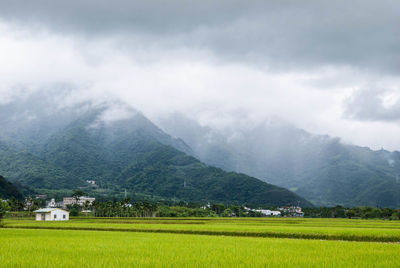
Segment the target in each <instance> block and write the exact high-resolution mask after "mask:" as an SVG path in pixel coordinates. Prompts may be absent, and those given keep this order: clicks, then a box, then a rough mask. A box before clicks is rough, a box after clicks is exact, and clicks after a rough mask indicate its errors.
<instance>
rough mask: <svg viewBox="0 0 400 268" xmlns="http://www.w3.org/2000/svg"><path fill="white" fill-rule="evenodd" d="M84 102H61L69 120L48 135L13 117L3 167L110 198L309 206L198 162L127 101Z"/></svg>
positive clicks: (48, 184)
mask: <svg viewBox="0 0 400 268" xmlns="http://www.w3.org/2000/svg"><path fill="white" fill-rule="evenodd" d="M76 107H77V106H75V107H74V108H76ZM81 110H82V112H81V113H80V114H79V115H78V116H75V117H74V116H73V114H74V113H73V112H70V111H67V110H64V111H63V112H62V114H64V115H65V116H64V117H60V118H61V119H62V118H64V119H65V122H64V124H63V123H62V122H57V126H53V127H51V128H48V130H49V131H50V132H51V133H46V135H44V136H43V139H40V137H42V136H41V135H39V134H38V133H41V132H42V131H43V130H42V129H38V131H36V132H30V131H25V130H26V129H32V128H33V127H34V125H35V124H34V123H31V127H29V128H27V127H26V126H24V125H23V124H22V125H20V126H17V125H18V124H17V123H15V124H14V125H13V126H14V131H17V132H18V133H19V136H18V137H17V138H14V139H13V135H12V133H13V131H11V130H9V131H4V132H2V133H0V137H1V136H2V137H3V142H2V143H0V160H1V161H0V171H2V172H3V174H4V175H6V176H8V177H10V178H13V179H15V180H17V181H18V182H20V183H22V184H24V185H29V186H30V187H33V188H34V189H36V190H40V189H42V190H65V189H75V188H78V187H83V188H85V189H87V190H88V191H89V192H90V193H91V194H94V195H96V194H101V195H102V196H103V197H105V195H108V197H109V198H110V197H113V193H121V192H123V191H125V190H126V191H127V193H129V194H131V195H140V196H150V197H151V196H156V197H160V198H166V199H174V200H183V201H190V202H208V201H210V202H224V203H240V204H245V203H247V204H262V205H290V204H298V203H299V202H300V204H302V205H303V206H311V204H310V203H309V202H308V201H306V200H305V199H304V198H302V197H300V196H298V195H296V194H294V193H292V192H290V191H288V190H286V189H284V188H280V187H276V186H274V185H271V184H268V183H265V182H262V181H260V180H258V179H255V178H252V177H249V176H247V175H244V174H238V173H234V172H226V171H223V170H221V169H219V168H214V167H211V166H208V165H206V164H203V163H201V162H200V161H198V160H197V159H195V158H194V157H192V156H189V155H187V154H193V152H192V151H191V148H190V147H189V146H187V145H186V144H185V143H184V142H183V141H182V140H181V139H177V138H172V137H171V136H169V135H168V134H166V133H165V132H163V131H162V130H161V129H159V128H158V127H157V126H156V125H154V124H153V123H152V122H151V121H150V120H148V119H147V118H146V117H144V116H143V115H142V114H141V113H140V112H138V111H136V110H134V109H132V108H130V107H129V106H127V105H125V104H122V103H112V104H102V105H94V106H93V107H91V108H88V107H85V108H82V109H81ZM67 115H68V116H67ZM41 118H42V117H40V116H37V117H35V119H32V120H34V121H37V123H38V125H42V124H44V123H43V122H44V121H46V122H47V123H46V124H48V123H49V122H50V121H51V116H50V117H46V116H44V119H41ZM72 118H73V119H72ZM67 119H68V120H67ZM2 120H3V121H7V118H5V117H3V118H2ZM7 124H8V125H12V123H11V122H9V121H7ZM32 133H34V135H33V136H31V134H32ZM10 141H12V142H10ZM29 141H32V142H29ZM27 143H28V145H26V144H27ZM31 143H32V144H35V145H34V146H32V144H31ZM86 180H96V182H97V186H96V187H91V188H88V187H89V185H88V184H87V183H86V182H85V181H86Z"/></svg>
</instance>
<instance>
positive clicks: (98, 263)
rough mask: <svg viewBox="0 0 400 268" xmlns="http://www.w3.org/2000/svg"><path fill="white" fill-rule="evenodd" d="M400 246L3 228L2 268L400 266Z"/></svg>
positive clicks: (1, 240)
mask: <svg viewBox="0 0 400 268" xmlns="http://www.w3.org/2000/svg"><path fill="white" fill-rule="evenodd" d="M399 252H400V245H399V244H393V243H366V242H345V241H320V240H300V239H276V238H251V237H224V236H207V235H180V234H159V233H134V232H132V233H124V232H105V231H102V232H99V231H90V232H88V231H71V230H28V229H0V260H1V262H0V267H266V266H268V267H399V266H400V260H399V258H398V254H399Z"/></svg>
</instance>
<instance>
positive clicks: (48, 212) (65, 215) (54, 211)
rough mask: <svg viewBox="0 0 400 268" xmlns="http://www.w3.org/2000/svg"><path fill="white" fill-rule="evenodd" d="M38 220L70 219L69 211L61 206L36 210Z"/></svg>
mask: <svg viewBox="0 0 400 268" xmlns="http://www.w3.org/2000/svg"><path fill="white" fill-rule="evenodd" d="M34 212H35V213H36V220H37V221H68V220H69V212H68V211H66V210H63V209H60V208H41V209H38V210H35V211H34Z"/></svg>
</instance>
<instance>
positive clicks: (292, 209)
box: [279, 206, 304, 217]
mask: <svg viewBox="0 0 400 268" xmlns="http://www.w3.org/2000/svg"><path fill="white" fill-rule="evenodd" d="M279 210H280V211H282V212H284V213H285V214H286V215H287V216H290V217H304V212H303V211H302V210H301V207H296V206H287V207H283V208H280V209H279Z"/></svg>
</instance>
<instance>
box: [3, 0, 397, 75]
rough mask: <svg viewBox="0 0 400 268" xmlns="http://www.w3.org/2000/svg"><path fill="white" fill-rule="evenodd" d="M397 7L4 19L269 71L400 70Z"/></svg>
mask: <svg viewBox="0 0 400 268" xmlns="http://www.w3.org/2000/svg"><path fill="white" fill-rule="evenodd" d="M398 14H400V3H399V2H398V1H395V0H392V1H388V0H386V1H361V0H360V1H351V2H349V1H344V0H343V1H317V0H313V1H294V0H293V1H262V0H260V1H251V2H246V1H238V0H230V1H228V0H221V1H210V0H208V1H178V0H173V1H168V2H165V1H154V0H150V1H128V0H117V1H112V3H111V2H110V1H103V0H102V1H99V0H85V1H81V0H70V1H51V0H39V1H18V0H16V1H1V2H0V16H1V17H2V18H3V19H4V20H6V21H11V22H16V23H20V24H23V25H28V24H29V25H42V26H45V27H46V28H49V29H50V30H52V31H54V32H57V33H60V32H62V33H66V34H72V35H75V34H82V35H89V36H91V37H92V36H110V35H111V36H115V35H121V36H123V39H125V41H126V42H141V43H142V44H141V45H143V46H148V45H149V44H150V45H151V46H172V47H176V46H178V47H189V48H194V49H209V50H210V51H212V52H213V53H215V54H216V55H218V57H223V58H224V59H227V60H236V61H246V62H247V63H253V64H258V65H260V66H263V67H264V66H267V67H269V68H270V69H276V68H278V69H281V68H295V69H296V68H309V67H319V66H320V65H328V66H330V65H336V64H339V65H345V66H347V65H351V66H355V67H357V68H361V69H366V70H369V69H372V70H380V71H385V72H392V73H397V72H398V71H399V70H400V58H399V57H400V56H399V53H398V51H397V49H398V47H399V46H400V28H399V27H396V26H398V25H400V16H398Z"/></svg>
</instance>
